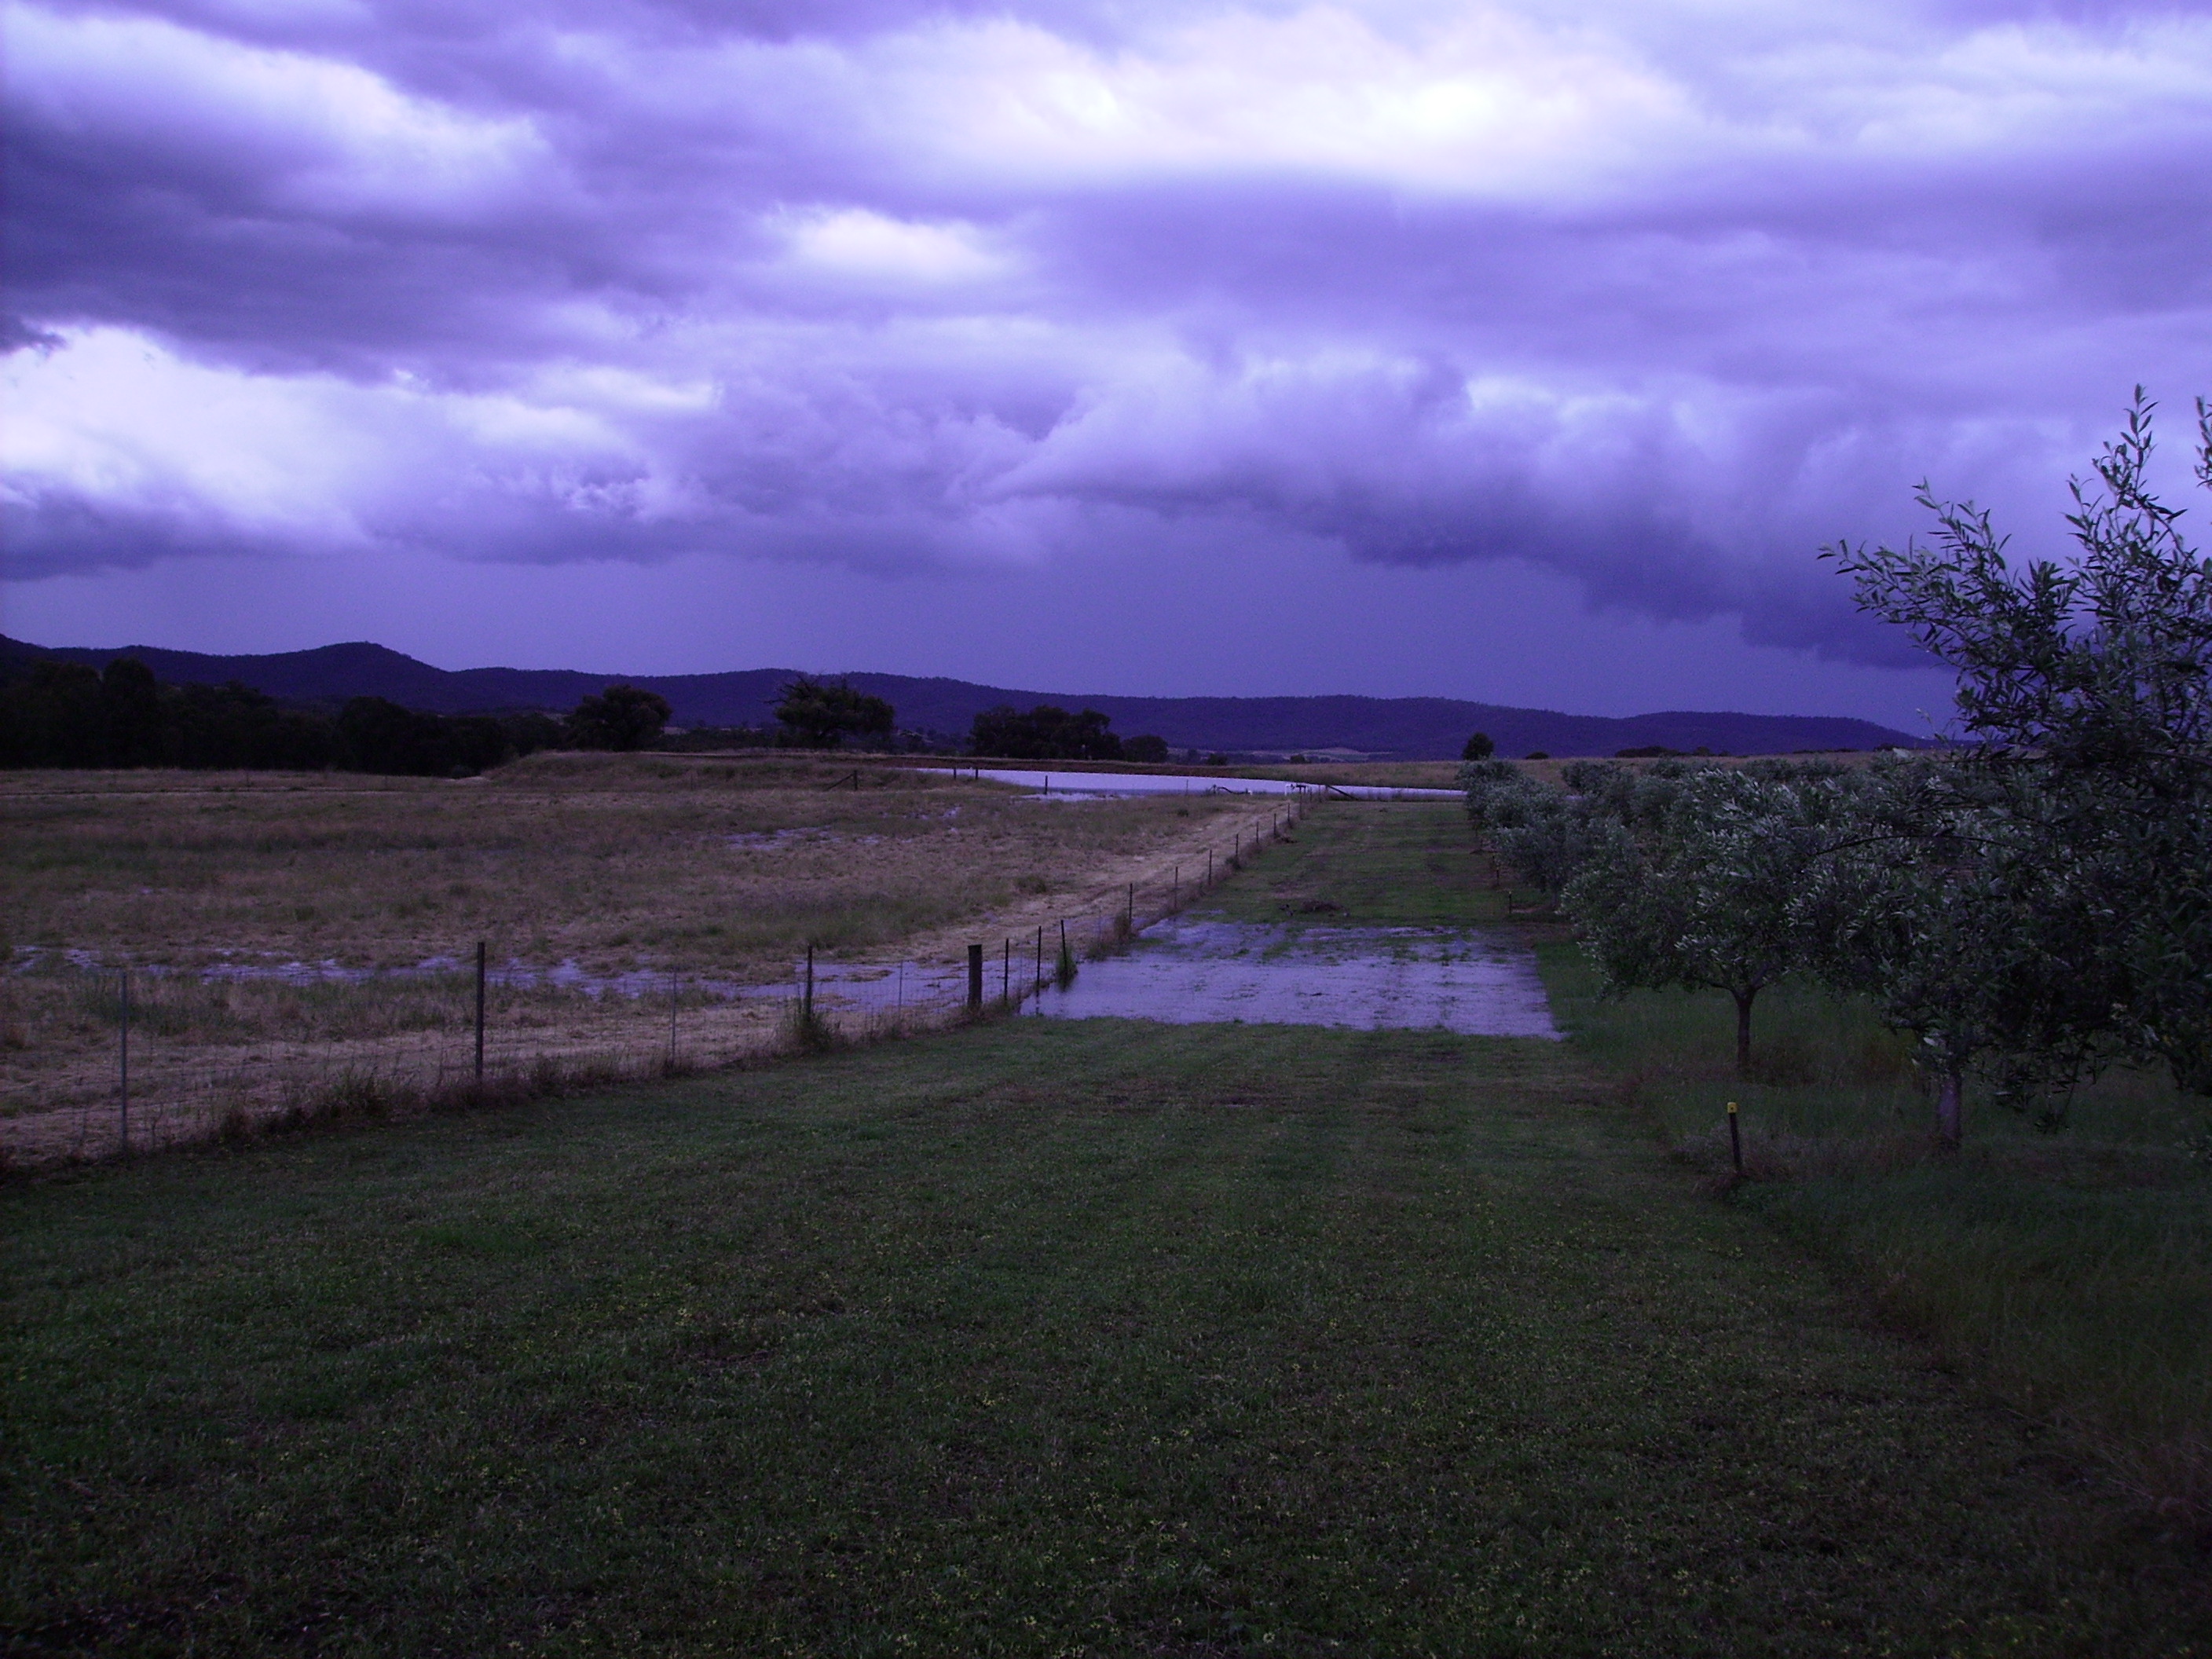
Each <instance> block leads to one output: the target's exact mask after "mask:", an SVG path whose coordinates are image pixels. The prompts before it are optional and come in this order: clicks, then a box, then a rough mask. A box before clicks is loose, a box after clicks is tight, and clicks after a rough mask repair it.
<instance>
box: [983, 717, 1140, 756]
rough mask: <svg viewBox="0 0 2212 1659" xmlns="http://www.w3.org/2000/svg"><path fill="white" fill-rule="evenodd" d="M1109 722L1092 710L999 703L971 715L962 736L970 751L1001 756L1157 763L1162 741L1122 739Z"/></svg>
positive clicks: (1108, 719) (1110, 721) (1106, 718)
mask: <svg viewBox="0 0 2212 1659" xmlns="http://www.w3.org/2000/svg"><path fill="white" fill-rule="evenodd" d="M1112 726H1113V721H1112V720H1111V719H1110V718H1109V717H1108V716H1107V715H1104V714H1100V713H1099V712H1098V711H1097V709H1096V708H1086V709H1085V710H1083V712H1082V713H1080V714H1070V713H1068V711H1067V710H1066V709H1065V708H1055V707H1054V705H1052V704H1051V703H1048V702H1042V703H1039V704H1038V705H1037V706H1036V708H1032V709H1030V711H1029V713H1027V714H1023V713H1022V712H1021V711H1020V710H1018V709H1017V708H1013V707H1012V705H1011V704H1007V703H1000V704H999V705H998V706H997V707H995V708H987V709H985V710H984V711H983V712H982V713H981V714H978V715H976V716H975V723H974V725H973V726H971V727H970V728H969V734H968V747H969V752H970V753H973V754H977V755H989V756H993V757H997V758H999V759H1002V760H1087V761H1139V762H1147V763H1158V762H1160V761H1164V760H1165V759H1167V757H1168V745H1167V739H1166V738H1157V737H1151V736H1139V737H1133V738H1123V737H1120V736H1117V735H1116V734H1115V732H1114V731H1113V730H1112V729H1111V728H1112Z"/></svg>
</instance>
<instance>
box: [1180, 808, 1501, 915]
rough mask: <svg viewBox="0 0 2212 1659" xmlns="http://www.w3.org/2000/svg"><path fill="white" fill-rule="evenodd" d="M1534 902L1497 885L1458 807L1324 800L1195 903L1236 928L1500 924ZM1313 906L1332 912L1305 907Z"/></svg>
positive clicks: (1495, 870)
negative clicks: (1515, 907)
mask: <svg viewBox="0 0 2212 1659" xmlns="http://www.w3.org/2000/svg"><path fill="white" fill-rule="evenodd" d="M1534 899H1535V895H1534V893H1532V892H1528V891H1526V890H1522V891H1520V892H1517V893H1516V892H1513V891H1510V890H1507V889H1505V888H1504V887H1501V886H1500V885H1498V866H1497V865H1496V864H1495V863H1494V862H1493V861H1492V860H1491V859H1490V857H1489V856H1488V854H1478V853H1475V852H1474V851H1473V850H1472V848H1471V842H1470V840H1469V837H1468V827H1467V812H1466V810H1465V809H1464V808H1463V807H1462V806H1460V805H1458V804H1457V803H1455V802H1442V803H1437V804H1433V805H1431V804H1429V803H1425V802H1424V803H1418V804H1416V803H1407V802H1395V801H1394V802H1368V801H1329V802H1327V803H1325V804H1322V805H1315V806H1312V807H1310V808H1309V809H1308V811H1307V816H1306V817H1305V818H1304V821H1303V822H1301V823H1299V824H1298V825H1297V829H1296V830H1295V831H1294V835H1293V838H1292V839H1291V841H1289V842H1277V843H1273V844H1272V845H1269V846H1267V848H1264V850H1262V851H1261V853H1259V854H1257V856H1256V857H1255V858H1253V859H1252V860H1250V861H1249V863H1248V864H1247V866H1246V867H1245V870H1244V872H1243V874H1242V876H1241V877H1239V878H1237V880H1234V881H1231V882H1230V883H1228V884H1225V885H1224V886H1223V887H1221V888H1219V889H1218V890H1215V891H1214V892H1212V893H1210V894H1208V895H1207V896H1206V899H1205V900H1204V901H1203V906H1204V908H1208V909H1212V910H1218V911H1219V912H1220V913H1221V914H1223V915H1227V916H1229V917H1230V918H1231V919H1232V920H1234V921H1252V922H1260V921H1266V922H1287V923H1290V924H1292V925H1294V926H1295V925H1310V926H1314V927H1342V926H1344V925H1346V923H1347V922H1364V923H1373V924H1376V925H1380V926H1386V927H1467V926H1471V925H1484V924H1490V923H1496V922H1502V921H1505V920H1506V919H1507V918H1508V915H1509V914H1510V909H1511V907H1512V904H1513V902H1516V901H1517V902H1521V903H1522V904H1524V905H1525V904H1528V903H1533V902H1534ZM1315 903H1318V904H1325V905H1327V906H1328V907H1329V908H1328V909H1319V908H1316V909H1308V908H1304V907H1306V906H1307V905H1309V904H1315Z"/></svg>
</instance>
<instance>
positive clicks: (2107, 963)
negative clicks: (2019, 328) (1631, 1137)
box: [1462, 393, 2212, 1144]
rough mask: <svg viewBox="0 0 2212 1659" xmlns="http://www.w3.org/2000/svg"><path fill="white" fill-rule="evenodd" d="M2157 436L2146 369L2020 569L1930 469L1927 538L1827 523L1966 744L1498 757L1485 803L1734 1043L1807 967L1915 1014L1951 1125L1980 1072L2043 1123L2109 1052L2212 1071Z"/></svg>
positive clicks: (1602, 957)
mask: <svg viewBox="0 0 2212 1659" xmlns="http://www.w3.org/2000/svg"><path fill="white" fill-rule="evenodd" d="M2197 416H2198V438H2199V446H2200V447H2199V449H2198V452H2197V476H2198V478H2199V480H2200V482H2203V483H2205V484H2206V485H2207V486H2208V487H2212V410H2208V409H2207V407H2206V405H2205V404H2203V403H2202V402H2200V403H2199V404H2198V406H2197ZM2150 453H2151V427H2150V408H2149V405H2148V404H2145V403H2144V402H2143V401H2142V397H2141V394H2140V393H2138V395H2137V400H2136V406H2135V407H2134V409H2133V410H2131V411H2130V416H2129V421H2128V426H2127V430H2126V433H2125V434H2124V435H2123V436H2122V437H2121V438H2120V439H2119V440H2118V441H2115V442H2114V443H2113V444H2112V445H2110V446H2108V447H2106V451H2105V452H2104V453H2103V454H2102V455H2101V456H2100V459H2099V460H2098V462H2097V467H2096V471H2097V475H2098V476H2097V483H2096V484H2090V485H2085V484H2083V483H2080V482H2078V481H2077V483H2076V484H2075V500H2076V502H2077V506H2078V509H2079V510H2078V511H2077V512H2075V513H2073V514H2071V515H2069V523H2070V524H2071V525H2072V526H2073V528H2074V532H2075V539H2076V540H2077V542H2078V544H2079V545H2080V548H2081V554H2080V556H2079V558H2078V560H2076V561H2075V562H2072V563H2070V564H2068V565H2064V566H2061V565H2057V564H2054V563H2050V562H2033V563H2031V564H2029V565H2027V567H2025V568H2023V569H2021V570H2019V571H2015V570H2013V569H2011V568H2008V565H2007V563H2006V562H2005V560H2004V557H2003V556H2002V538H2001V537H1999V536H1998V535H1997V534H1996V533H1995V532H1993V531H1992V529H1991V527H1990V521H1989V518H1988V515H1987V514H1986V513H1982V512H1979V511H1978V510H1977V509H1974V508H1972V507H1963V506H1959V505H1956V504H1953V503H1947V502H1942V501H1936V500H1934V499H1932V498H1930V497H1929V495H1927V494H1926V493H1925V492H1924V491H1923V494H1922V496H1921V501H1922V503H1923V505H1924V506H1925V507H1929V509H1930V510H1931V511H1933V512H1934V513H1936V517H1937V523H1938V526H1939V529H1938V532H1937V535H1936V538H1935V539H1934V541H1933V542H1932V543H1931V544H1928V545H1920V544H1909V545H1908V546H1907V547H1906V548H1905V550H1902V551H1898V550H1892V549H1888V548H1877V549H1871V550H1869V549H1866V548H1863V547H1862V548H1854V547H1850V546H1849V545H1840V546H1838V547H1835V548H1832V549H1829V550H1826V552H1827V556H1830V557H1832V558H1833V559H1834V560H1835V561H1836V562H1837V563H1838V566H1839V568H1842V569H1843V570H1844V572H1845V573H1846V574H1849V575H1850V576H1851V577H1852V578H1853V579H1854V580H1856V582H1857V586H1858V592H1859V601H1860V603H1861V605H1863V607H1865V608H1866V609H1868V610H1869V611H1872V612H1874V613H1875V614H1876V615H1878V616H1881V617H1884V618H1885V619H1887V620H1889V621H1892V622H1894V623H1900V624H1902V625H1903V626H1905V627H1906V628H1907V629H1911V632H1912V634H1913V635H1914V637H1915V638H1916V639H1917V641H1919V642H1920V643H1921V644H1922V645H1923V647H1926V648H1928V649H1929V650H1930V651H1931V652H1933V653H1935V654H1936V656H1938V657H1939V658H1940V659H1942V661H1943V662H1945V663H1946V664H1947V665H1949V666H1950V667H1952V668H1953V669H1954V670H1955V671H1957V673H1958V675H1959V688H1960V689H1959V708H1960V724H1961V726H1963V727H1964V729H1965V733H1966V737H1967V738H1968V739H1970V742H1969V743H1968V744H1966V745H1965V746H1962V747H1961V748H1960V749H1959V750H1954V751H1952V752H1949V753H1944V754H1937V755H1932V756H1916V757H1904V756H1897V757H1887V758H1884V759H1880V760H1877V761H1875V763H1872V764H1870V765H1868V766H1866V767H1864V768H1861V769H1848V768H1845V767H1843V766H1840V765H1838V764H1836V763H1832V762H1820V761H1783V760H1776V761H1766V762H1754V763H1750V764H1747V765H1745V766H1741V767H1722V766H1720V765H1718V764H1716V763H1702V764H1701V763H1696V762H1691V761H1680V760H1676V761H1662V762H1659V763H1656V764H1653V765H1651V766H1650V767H1648V768H1645V769H1640V770H1639V769H1633V768H1630V767H1626V766H1622V765H1620V764H1618V763H1611V762H1582V763H1576V764H1574V765H1571V766H1569V767H1567V768H1566V769H1565V770H1564V772H1563V773H1562V775H1561V785H1560V786H1559V787H1553V786H1549V785H1546V784H1543V783H1540V782H1538V781H1535V780H1534V779H1533V778H1532V777H1530V776H1529V775H1526V774H1524V773H1522V772H1521V771H1520V770H1519V769H1517V768H1516V767H1514V766H1512V765H1511V764H1510V763H1504V762H1499V761H1494V760H1493V761H1481V762H1476V763H1470V764H1469V765H1468V766H1467V767H1465V768H1464V769H1462V780H1463V781H1464V782H1465V783H1466V785H1467V789H1468V811H1469V812H1470V814H1471V815H1472V816H1473V817H1474V821H1475V823H1476V824H1477V826H1478V827H1479V828H1480V829H1482V830H1483V831H1484V832H1486V834H1487V836H1489V838H1490V840H1491V842H1492V845H1493V846H1494V847H1495V848H1497V850H1498V854H1500V856H1501V857H1503V858H1504V859H1505V860H1508V861H1510V863H1511V864H1512V865H1513V866H1515V867H1516V869H1517V870H1519V871H1520V872H1522V873H1523V874H1524V875H1525V876H1526V877H1527V878H1528V879H1529V880H1531V881H1532V882H1534V883H1535V884H1537V885H1539V886H1541V887H1543V888H1545V889H1547V890H1550V891H1551V892H1553V893H1554V894H1556V895H1557V896H1558V897H1559V904H1560V907H1561V908H1562V909H1563V910H1564V911H1565V913H1566V914H1567V915H1569V916H1570V917H1571V918H1572V919H1573V920H1574V921H1575V922H1576V923H1577V927H1578V929H1579V932H1580V933H1581V936H1582V939H1583V943H1584V945H1585V947H1586V948H1587V949H1588V950H1589V952H1590V954H1591V956H1592V957H1593V958H1594V959H1595V962H1596V963H1597V965H1598V966H1599V968H1600V969H1601V971H1602V973H1603V975H1604V976H1605V979H1606V981H1607V984H1608V986H1609V987H1612V988H1613V989H1615V990H1626V989H1629V988H1631V987H1667V986H1680V987H1713V988H1717V989H1719V990H1723V991H1726V992H1727V993H1728V994H1729V995H1730V996H1731V997H1733V998H1734V999H1735V1006H1736V1011H1737V1048H1736V1054H1737V1062H1738V1065H1739V1066H1749V1064H1750V1063H1751V1059H1752V1054H1753V1018H1752V1017H1753V1007H1754V1005H1755V1003H1756V1000H1757V998H1758V996H1759V993H1760V992H1761V991H1762V990H1764V989H1765V987H1767V986H1770V985H1771V984H1773V983H1774V982H1775V981H1777V980H1778V979H1781V978H1783V977H1784V976H1785V975H1806V976H1809V977H1812V978H1814V979H1817V980H1819V981H1822V982H1824V983H1826V984H1827V985H1828V986H1830V987H1833V988H1834V989H1836V990H1838V991H1839V992H1844V993H1847V994H1857V995H1863V996H1864V997H1865V998H1867V999H1868V1000H1869V1002H1870V1003H1871V1005H1872V1006H1873V1007H1874V1008H1875V1011H1876V1012H1878V1013H1879V1014H1880V1016H1881V1018H1882V1019H1883V1020H1884V1021H1885V1022H1886V1023H1887V1024H1888V1025H1889V1026H1890V1027H1891V1028H1892V1029H1893V1030H1899V1031H1903V1032H1907V1033H1910V1034H1911V1036H1913V1037H1914V1038H1916V1039H1917V1047H1918V1053H1919V1054H1920V1057H1921V1061H1922V1064H1923V1068H1924V1069H1925V1071H1926V1072H1927V1073H1929V1074H1930V1075H1931V1076H1932V1077H1933V1078H1934V1079H1935V1081H1936V1127H1937V1130H1938V1133H1940V1134H1941V1135H1942V1137H1943V1139H1945V1140H1947V1141H1949V1142H1951V1143H1954V1144H1955V1143H1956V1142H1957V1141H1958V1140H1959V1139H1960V1135H1961V1133H1962V1132H1963V1128H1964V1115H1963V1098H1964V1090H1965V1085H1966V1082H1967V1079H1969V1077H1970V1076H1972V1077H1978V1078H1980V1079H1982V1080H1983V1081H1984V1082H1985V1083H1986V1084H1987V1085H1988V1086H1989V1088H1990V1091H1991V1094H1992V1095H1993V1097H1995V1098H1996V1099H1997V1100H1998V1101H2001V1102H2002V1103H2005V1104H2007V1105H2009V1106H2011V1107H2013V1108H2015V1109H2019V1110H2022V1111H2026V1112H2030V1113H2033V1115H2034V1116H2035V1117H2036V1118H2037V1120H2038V1121H2039V1122H2041V1123H2043V1124H2044V1125H2045V1126H2046V1127H2057V1125H2059V1124H2062V1123H2063V1121H2065V1118H2066V1113H2067V1109H2068V1105H2069V1102H2070V1101H2071V1099H2072V1097H2073V1095H2074V1091H2075V1090H2076V1089H2077V1088H2078V1087H2079V1085H2081V1083H2083V1082H2084V1081H2086V1080H2087V1079H2090V1078H2093V1077H2094V1076H2095V1075H2096V1074H2097V1073H2099V1072H2100V1070H2102V1069H2104V1068H2106V1067H2108V1066H2114V1065H2155V1066H2163V1067H2165V1068H2166V1069H2167V1070H2168V1071H2169V1072H2170V1073H2171V1074H2172V1077H2173V1079H2174V1081H2175V1083H2176V1084H2177V1085H2179V1087H2180V1088H2181V1089H2182V1090H2183V1091H2186V1092H2189V1093H2192V1094H2197V1095H2212V561H2208V560H2206V559H2205V558H2203V556H2200V555H2199V554H2198V553H2197V552H2196V551H2195V550H2193V549H2191V548H2190V547H2189V546H2188V545H2187V544H2185V542H2184V541H2183V540H2182V538H2181V536H2180V534H2179V523H2178V521H2179V517H2180V514H2179V512H2177V511H2175V510H2173V509H2171V508H2168V507H2165V506H2163V505H2162V504H2161V503H2160V501H2158V500H2157V499H2156V497H2155V496H2154V495H2152V494H2151V492H2150V491H2149V489H2148V486H2147V484H2146V483H2145V472H2146V468H2147V465H2148V460H2149V457H2150ZM2099 486H2101V488H2100V487H2099Z"/></svg>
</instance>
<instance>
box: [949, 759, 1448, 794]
mask: <svg viewBox="0 0 2212 1659" xmlns="http://www.w3.org/2000/svg"><path fill="white" fill-rule="evenodd" d="M917 770H924V771H935V770H938V769H937V768H935V767H926V768H917ZM953 775H954V776H955V777H962V778H974V779H975V781H977V782H979V783H1011V784H1012V785H1014V786H1015V787H1017V788H1020V789H1034V790H1036V792H1037V793H1038V794H1039V795H1040V796H1042V797H1044V798H1046V799H1051V800H1103V799H1108V798H1109V797H1114V796H1122V795H1311V796H1313V797H1314V798H1315V799H1321V798H1322V797H1324V796H1328V797H1333V798H1334V799H1339V800H1465V799H1467V792H1466V791H1465V790H1464V789H1410V788H1407V789H1401V788H1398V787H1395V786H1392V785H1389V784H1376V783H1291V782H1286V781H1285V780H1283V779H1281V778H1229V777H1222V776H1220V775H1217V774H1210V773H1208V774H1200V773H1191V774H1189V775H1184V774H1182V773H1170V772H1053V771H1047V770H1043V769H1036V770H1032V769H1028V768H1025V767H1010V766H961V767H956V768H954V769H953Z"/></svg>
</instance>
